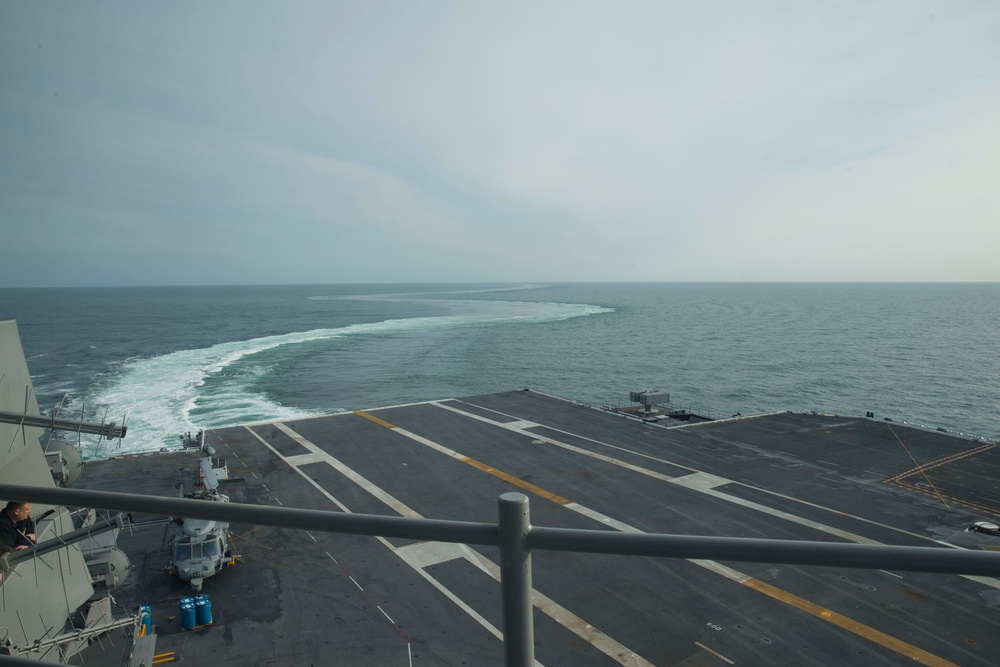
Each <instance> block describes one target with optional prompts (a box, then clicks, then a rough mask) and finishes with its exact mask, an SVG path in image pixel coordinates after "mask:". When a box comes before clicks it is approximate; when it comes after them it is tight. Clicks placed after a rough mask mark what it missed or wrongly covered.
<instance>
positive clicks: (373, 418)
mask: <svg viewBox="0 0 1000 667" xmlns="http://www.w3.org/2000/svg"><path fill="white" fill-rule="evenodd" d="M354 414H356V415H358V416H359V417H364V418H365V419H367V420H368V421H373V422H375V423H376V424H378V425H379V426H385V427H386V428H389V429H393V428H396V426H395V425H394V424H390V423H389V422H387V421H385V420H384V419H379V418H378V417H376V416H375V415H370V414H368V413H367V412H364V411H363V410H355V411H354Z"/></svg>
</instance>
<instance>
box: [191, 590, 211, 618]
mask: <svg viewBox="0 0 1000 667" xmlns="http://www.w3.org/2000/svg"><path fill="white" fill-rule="evenodd" d="M194 611H195V615H196V617H197V619H198V625H211V624H212V603H211V602H209V601H208V596H207V595H204V596H201V597H199V598H198V599H197V600H196V601H195V603H194Z"/></svg>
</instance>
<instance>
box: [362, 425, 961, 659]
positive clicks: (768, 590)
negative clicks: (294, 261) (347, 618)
mask: <svg viewBox="0 0 1000 667" xmlns="http://www.w3.org/2000/svg"><path fill="white" fill-rule="evenodd" d="M355 413H356V414H358V415H360V416H362V417H364V418H365V419H369V420H371V421H373V422H375V423H376V424H380V425H382V426H384V427H386V428H389V429H395V428H397V427H396V426H394V425H392V424H390V423H389V422H387V421H384V420H382V419H379V418H378V417H375V416H373V415H370V414H368V413H366V412H362V411H361V410H355ZM904 448H905V445H904ZM455 454H457V452H455ZM455 458H457V459H458V460H459V461H461V462H462V463H465V464H468V465H470V466H473V467H474V468H478V469H480V470H482V471H483V472H486V473H489V474H490V475H493V476H494V477H497V478H499V479H502V480H504V481H505V482H509V483H511V484H513V485H515V486H517V487H520V488H522V489H524V490H525V491H530V492H531V493H533V494H535V495H537V496H541V497H542V498H546V499H547V500H551V501H552V502H554V503H558V504H560V505H569V504H571V503H572V501H571V500H569V499H567V498H563V497H562V496H559V495H556V494H554V493H550V492H548V491H546V490H545V489H543V488H541V487H538V486H535V485H534V484H531V483H529V482H525V481H524V480H522V479H518V478H517V477H514V476H513V475H510V474H508V473H505V472H503V471H502V470H497V469H496V468H494V467H492V466H489V465H486V464H485V463H483V462H481V461H477V460H475V459H472V458H469V457H468V456H463V455H460V454H459V455H458V456H455ZM897 483H899V482H897ZM904 483H905V482H904ZM730 579H731V580H732V581H736V582H738V583H741V584H743V585H744V586H747V587H748V588H752V589H753V590H755V591H758V592H760V593H763V594H764V595H767V596H768V597H770V598H772V599H775V600H778V601H779V602H784V603H785V604H787V605H789V606H792V607H795V608H796V609H799V610H801V611H804V612H806V613H808V614H812V615H813V616H815V617H816V618H818V619H821V620H824V621H826V622H828V623H832V624H833V625H836V626H837V627H839V628H842V629H844V630H847V631H848V632H853V633H854V634H856V635H858V636H859V637H864V638H865V639H867V640H869V641H872V642H874V643H876V644H878V645H880V646H884V647H885V648H887V649H889V650H891V651H895V652H896V653H898V654H900V655H902V656H905V657H907V658H910V659H912V660H915V661H916V662H919V663H921V664H924V665H931V667H959V666H958V665H956V664H955V663H953V662H950V661H948V660H945V659H944V658H941V657H939V656H936V655H934V654H933V653H929V652H927V651H925V650H923V649H921V648H918V647H916V646H914V645H913V644H909V643H907V642H904V641H903V640H901V639H896V638H895V637H893V636H892V635H887V634H886V633H884V632H880V631H879V630H876V629H875V628H873V627H871V626H868V625H865V624H864V623H860V622H858V621H855V620H854V619H852V618H849V617H847V616H843V615H842V614H838V613H837V612H835V611H830V610H829V609H827V608H825V607H822V606H820V605H818V604H816V603H815V602H810V601H809V600H806V599H805V598H801V597H799V596H798V595H795V594H794V593H789V592H788V591H785V590H782V589H780V588H777V587H775V586H772V585H770V584H766V583H764V582H763V581H760V580H759V579H754V578H752V577H748V578H746V579H742V578H740V579H733V578H732V577H730Z"/></svg>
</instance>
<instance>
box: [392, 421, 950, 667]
mask: <svg viewBox="0 0 1000 667" xmlns="http://www.w3.org/2000/svg"><path fill="white" fill-rule="evenodd" d="M439 407H446V406H439ZM447 409H450V410H454V411H456V412H462V411H461V410H455V409H454V408H451V407H448V408H447ZM469 416H470V417H473V418H476V419H480V420H483V421H489V420H485V419H483V418H482V417H479V416H478V415H471V414H470V415H469ZM494 423H495V424H496V425H497V426H499V427H501V428H506V426H507V425H506V424H503V423H498V422H494ZM397 430H399V431H400V432H401V433H404V434H407V433H409V432H408V431H403V430H402V429H397ZM526 435H531V436H535V435H536V434H526ZM421 441H423V442H425V443H426V442H429V441H428V440H427V439H426V438H422V437H421ZM449 451H452V452H453V454H457V452H454V450H449ZM583 451H584V452H585V451H586V450H583ZM459 456H461V455H460V454H459ZM705 475H706V477H702V478H698V480H697V482H698V483H705V482H706V481H713V480H711V478H713V477H716V476H714V475H709V474H708V473H705ZM681 479H685V478H681ZM718 479H723V478H718ZM671 481H675V480H671ZM702 492H703V493H707V494H709V495H716V494H717V493H718V492H717V491H715V490H714V489H711V488H706V489H705V490H703V491H702ZM721 495H726V494H721ZM742 502H749V501H742V500H741V503H742ZM751 504H753V505H756V503H751ZM582 507H584V506H583V505H580V504H579V503H575V502H574V503H572V504H571V505H568V506H567V509H573V510H574V511H577V512H578V513H581V514H583V515H584V516H587V517H589V518H591V519H594V520H596V521H600V522H601V523H603V524H605V525H608V522H610V521H617V520H615V519H612V518H611V517H608V516H606V515H603V514H602V513H601V512H598V511H596V510H589V511H588V512H587V513H583V512H579V509H578V508H582ZM758 507H764V506H758ZM766 509H767V510H768V512H769V513H770V512H776V513H777V514H775V516H785V517H786V518H787V517H790V516H792V515H787V513H784V512H779V511H778V510H773V509H771V508H766ZM605 519H606V520H607V521H605ZM795 519H797V520H799V521H808V520H807V519H804V518H803V517H795ZM795 519H790V520H795ZM617 523H618V524H619V525H623V526H627V525H628V524H625V523H624V522H620V521H618V522H617ZM819 525H821V524H819ZM826 528H829V529H830V530H836V529H834V528H832V527H829V526H827V527H826ZM619 530H620V528H619ZM632 530H634V531H638V530H639V529H637V528H632ZM640 532H641V531H640ZM855 537H856V538H858V539H866V538H861V537H860V536H855ZM686 560H688V562H690V563H694V564H695V565H699V566H700V567H702V568H705V569H707V570H709V571H712V572H715V573H716V574H721V575H722V576H724V577H726V578H727V579H730V580H732V581H734V582H737V583H740V584H742V585H743V586H747V587H749V588H752V589H754V590H756V591H758V592H760V593H763V594H765V595H768V596H769V597H771V598H773V599H775V600H778V601H780V602H783V603H785V604H787V605H789V606H792V607H795V608H797V609H800V610H802V611H805V612H807V613H810V614H813V615H814V616H816V617H817V618H821V619H822V620H825V621H828V622H830V623H832V624H834V625H836V626H838V627H840V628H843V629H845V630H848V631H850V632H853V633H854V634H857V635H859V636H861V637H864V638H865V639H868V640H870V641H872V642H874V643H877V644H879V645H880V646H884V647H886V648H888V649H890V650H892V651H895V652H896V653H899V654H900V655H904V656H906V657H910V658H912V659H914V660H918V661H920V662H923V663H924V664H928V665H934V666H936V667H946V666H951V667H957V666H955V665H954V663H951V662H949V661H947V660H944V659H943V658H940V657H939V656H936V655H934V654H932V653H929V652H927V651H924V650H923V649H921V648H918V647H916V646H913V645H912V644H909V643H907V642H904V641H902V640H901V639H897V638H895V637H893V636H891V635H887V634H885V633H884V632H881V631H879V630H876V629H875V628H872V627H870V626H867V625H865V624H863V623H860V622H858V621H855V620H854V619H851V618H849V617H847V616H843V615H841V614H838V613H836V612H834V611H830V610H828V609H825V608H823V607H821V606H820V605H817V604H816V603H814V602H811V601H809V600H806V599H805V598H801V597H799V596H797V595H795V594H793V593H789V592H788V591H785V590H783V589H781V588H777V587H776V586H771V585H770V584H766V583H764V582H762V581H760V580H758V579H754V578H753V577H751V576H750V575H747V574H745V573H743V572H740V571H739V570H736V569H734V568H731V567H729V566H727V565H723V564H721V563H718V562H716V561H713V560H707V559H686Z"/></svg>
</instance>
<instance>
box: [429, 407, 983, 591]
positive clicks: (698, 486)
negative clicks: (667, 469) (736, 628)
mask: <svg viewBox="0 0 1000 667" xmlns="http://www.w3.org/2000/svg"><path fill="white" fill-rule="evenodd" d="M430 404H431V405H435V406H437V407H439V408H442V409H444V410H450V411H451V412H455V413H457V414H460V415H463V416H465V417H468V418H470V419H475V420H477V421H481V422H485V423H488V424H492V425H493V426H497V427H500V428H504V429H507V430H511V431H515V432H519V433H521V434H522V435H525V436H527V437H530V438H532V439H533V440H538V441H541V442H543V443H547V444H550V445H553V446H556V447H560V448H562V449H566V450H569V451H573V452H577V453H579V454H582V455H583V456H588V457H590V458H593V459H597V460H600V461H604V462H606V463H610V464H612V465H616V466H619V467H621V468H625V469H627V470H632V471H634V472H639V473H641V474H644V475H648V476H650V477H656V478H659V479H662V480H664V481H667V482H671V483H674V484H679V485H680V486H684V487H686V488H690V489H693V490H695V491H699V492H701V493H705V494H707V495H710V496H713V497H715V498H719V499H720V500H725V501H727V502H731V503H734V504H737V505H741V506H743V507H746V508H747V509H752V510H754V511H757V512H761V513H763V514H768V515H770V516H774V517H777V518H779V519H784V520H785V521H790V522H792V523H797V524H799V525H801V526H806V527H808V528H812V529H814V530H818V531H820V532H824V533H827V534H829V535H833V536H836V537H839V538H841V539H844V540H847V541H848V542H855V543H857V544H884V543H883V542H879V541H878V540H873V539H870V538H867V537H863V536H861V535H857V534H855V533H851V532H849V531H846V530H841V529H839V528H835V527H833V526H830V525H827V524H824V523H820V522H818V521H813V520H811V519H807V518H805V517H802V516H798V515H797V514H792V513H791V512H784V511H782V510H778V509H775V508H773V507H768V506H767V505H761V504H760V503H755V502H753V501H750V500H744V499H742V498H739V497H737V496H733V495H730V494H727V493H724V492H721V491H717V490H716V489H715V488H714V487H716V486H721V485H723V484H735V485H739V486H744V487H747V488H750V489H754V490H756V491H762V492H764V493H767V494H768V495H772V496H774V497H776V498H782V499H784V500H789V501H793V502H796V503H800V504H802V505H805V506H806V507H812V508H814V509H819V510H823V511H825V512H832V513H834V514H837V515H840V516H844V517H847V518H850V519H854V520H856V521H860V522H862V523H866V524H868V525H872V526H876V527H878V528H880V529H884V530H886V531H892V532H895V533H899V534H902V535H907V536H909V537H915V538H919V539H921V540H925V541H927V542H932V543H934V544H938V545H940V546H944V547H948V548H951V549H961V548H962V547H960V546H957V545H955V544H951V543H949V542H945V541H943V540H937V539H933V538H930V537H927V536H926V535H920V534H919V533H914V532H911V531H908V530H903V529H902V528H898V527H896V526H890V525H888V524H884V523H880V522H878V521H873V520H871V519H866V518H864V517H860V516H857V515H854V514H850V513H848V512H842V511H840V510H835V509H832V508H829V507H824V506H822V505H817V504H815V503H810V502H808V501H805V500H801V499H799V498H793V497H792V496H787V495H784V494H781V493H776V492H774V491H769V490H767V489H761V488H758V487H755V486H751V485H750V484H744V483H743V482H737V481H735V480H730V479H726V478H725V477H719V476H718V475H713V474H711V473H707V472H704V471H701V470H697V469H695V468H691V467H690V466H685V465H682V464H679V463H673V462H671V461H667V460H666V459H662V458H658V457H655V456H651V455H649V454H645V453H643V452H637V451H633V450H630V449H627V448H625V447H621V446H618V445H612V444H610V443H606V442H602V441H600V440H595V439H593V438H587V437H585V436H581V435H578V434H574V433H570V432H568V431H562V430H560V429H556V428H552V427H549V426H546V427H545V428H547V429H549V430H551V431H556V432H558V433H565V434H566V435H570V436H573V437H575V438H579V439H581V440H586V441H588V442H592V443H594V444H596V445H600V446H602V447H607V448H610V449H616V450H619V451H622V452H627V453H629V454H632V455H635V456H641V457H643V458H646V459H650V460H652V461H656V462H659V463H665V464H668V465H671V466H675V467H679V468H683V469H685V470H690V471H691V473H692V474H691V475H684V476H682V477H669V476H667V475H663V474H661V473H658V472H656V471H653V470H648V469H646V468H641V467H639V466H636V465H633V464H631V463H627V462H625V461H621V460H619V459H616V458H613V457H610V456H605V455H603V454H598V453H596V452H592V451H590V450H587V449H583V448H581V447H575V446H573V445H570V444H567V443H564V442H560V441H558V440H555V439H554V438H550V437H547V436H543V435H539V434H537V433H532V432H530V431H521V430H520V429H519V428H517V427H515V426H514V425H515V424H521V423H527V424H533V422H530V421H527V420H518V421H512V422H499V421H495V420H492V419H489V418H487V417H483V416H481V415H477V414H473V413H471V412H466V411H465V410H461V409H459V408H456V407H454V406H451V405H445V404H444V403H441V402H438V401H432V402H431V403H430ZM495 412H496V411H495ZM497 414H498V415H503V416H505V417H512V416H513V415H507V414H505V413H502V412H497ZM768 414H780V413H768ZM786 455H787V456H789V457H792V456H793V455H792V454H786ZM865 472H871V471H865ZM871 474H873V475H878V476H882V475H881V473H874V472H873V473H871ZM609 525H610V524H609ZM880 571H882V570H880ZM887 574H891V573H888V572H887ZM893 576H899V575H893ZM959 576H960V577H962V578H964V579H968V580H969V581H975V582H976V583H979V584H982V585H984V586H989V587H990V588H997V589H1000V579H996V578H992V577H980V576H975V575H971V574H962V575H959Z"/></svg>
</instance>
